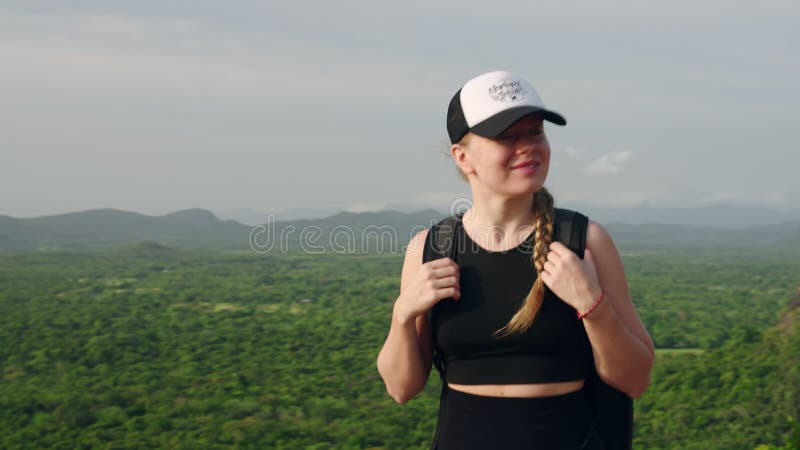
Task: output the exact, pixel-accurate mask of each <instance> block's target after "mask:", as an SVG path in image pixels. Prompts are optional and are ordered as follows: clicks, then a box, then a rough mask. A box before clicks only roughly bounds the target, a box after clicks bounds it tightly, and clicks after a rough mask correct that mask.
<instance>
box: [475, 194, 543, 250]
mask: <svg viewBox="0 0 800 450" xmlns="http://www.w3.org/2000/svg"><path fill="white" fill-rule="evenodd" d="M476 194H477V193H476V192H475V191H473V206H472V208H470V209H468V210H467V211H466V212H465V213H464V219H463V223H464V226H465V227H466V228H467V229H469V230H492V231H491V232H488V233H486V232H480V233H474V234H471V236H475V235H478V234H480V235H483V236H485V238H486V240H487V241H486V243H488V244H501V243H503V242H505V241H506V240H507V239H511V238H513V237H514V236H517V235H519V236H522V237H523V238H524V236H527V234H528V233H530V231H531V227H532V226H533V225H534V224H535V222H534V221H535V217H534V215H533V211H532V209H533V208H532V207H533V194H530V195H526V196H522V197H498V196H497V195H492V196H486V195H476ZM519 236H517V238H519ZM507 237H508V238H507ZM481 240H483V239H481ZM515 241H516V239H512V242H515Z"/></svg>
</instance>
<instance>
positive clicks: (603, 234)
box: [586, 219, 617, 253]
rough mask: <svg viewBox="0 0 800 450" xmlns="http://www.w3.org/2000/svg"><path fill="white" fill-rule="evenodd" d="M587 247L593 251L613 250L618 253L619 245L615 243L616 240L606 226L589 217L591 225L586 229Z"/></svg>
mask: <svg viewBox="0 0 800 450" xmlns="http://www.w3.org/2000/svg"><path fill="white" fill-rule="evenodd" d="M586 247H588V248H589V250H591V251H592V252H593V253H596V252H598V251H601V252H603V251H609V250H611V251H613V252H614V253H617V247H616V245H614V240H613V239H612V238H611V234H610V233H609V232H608V230H606V228H605V227H604V226H603V225H601V224H600V223H598V222H595V221H594V220H591V219H589V225H588V227H587V229H586Z"/></svg>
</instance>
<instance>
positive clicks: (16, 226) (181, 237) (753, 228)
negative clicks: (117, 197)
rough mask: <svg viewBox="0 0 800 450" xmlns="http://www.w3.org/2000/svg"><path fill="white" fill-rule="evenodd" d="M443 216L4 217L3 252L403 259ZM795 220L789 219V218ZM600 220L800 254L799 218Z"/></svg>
mask: <svg viewBox="0 0 800 450" xmlns="http://www.w3.org/2000/svg"><path fill="white" fill-rule="evenodd" d="M582 211H583V212H585V213H587V215H589V216H590V217H592V218H595V219H596V218H597V217H602V214H597V215H595V214H593V213H592V212H590V211H586V210H582ZM718 213H719V214H723V213H725V211H719V210H715V209H707V210H704V211H696V216H697V217H698V218H700V217H703V216H706V217H708V216H713V215H714V214H718ZM727 214H728V217H733V216H734V215H735V212H734V211H728V212H727ZM736 214H738V213H736ZM445 215H446V214H445V213H443V212H440V211H437V210H434V209H426V210H422V211H417V212H410V213H409V212H400V211H380V212H362V213H354V212H338V213H335V214H333V215H329V216H327V217H324V218H317V219H296V220H277V221H271V220H267V217H265V218H264V220H262V222H261V223H260V224H259V225H254V226H251V225H244V224H242V223H239V222H237V221H234V220H220V219H219V218H217V216H215V215H214V214H213V213H212V212H211V211H208V210H205V209H187V210H183V211H177V212H174V213H171V214H166V215H163V216H147V215H143V214H139V213H135V212H127V211H120V210H115V209H95V210H88V211H83V212H74V213H67V214H59V215H53V216H43V217H35V218H14V217H10V216H0V252H6V253H8V252H26V251H48V250H64V249H97V248H108V247H117V246H120V245H129V244H131V243H136V242H148V243H152V244H154V245H158V246H166V247H175V248H187V249H190V248H198V249H200V248H203V249H230V250H247V249H251V250H253V251H257V252H261V253H270V252H272V253H274V252H279V251H297V250H302V251H306V252H309V253H314V252H323V251H333V252H340V253H366V252H374V251H380V252H402V246H404V245H405V244H407V243H408V241H409V239H410V237H411V236H413V235H414V234H415V233H416V232H418V231H420V230H422V229H423V228H426V227H428V226H430V225H431V224H433V223H435V221H437V220H439V219H441V218H443V217H445ZM687 217H688V216H687ZM792 217H793V216H791V215H790V216H785V218H787V219H791V218H792ZM596 220H599V221H600V222H601V223H604V224H605V225H606V227H607V228H608V230H609V231H610V233H611V234H612V235H613V236H614V239H615V241H616V242H617V244H618V245H619V246H620V248H623V249H624V248H664V247H674V246H683V247H697V248H747V247H753V246H768V247H775V248H776V249H777V248H795V249H800V218H798V219H796V220H787V221H785V222H784V223H773V224H769V225H750V226H744V227H740V228H730V227H728V228H722V227H713V226H700V225H676V224H670V223H646V224H631V223H628V224H625V223H614V222H613V221H603V220H601V219H596ZM698 220H699V219H698ZM715 220H717V219H715ZM728 224H730V222H729V223H728Z"/></svg>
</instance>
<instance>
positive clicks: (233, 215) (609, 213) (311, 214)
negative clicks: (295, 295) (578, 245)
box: [217, 203, 800, 228]
mask: <svg viewBox="0 0 800 450" xmlns="http://www.w3.org/2000/svg"><path fill="white" fill-rule="evenodd" d="M556 206H560V207H564V208H569V209H574V210H577V211H581V212H582V213H584V214H586V215H587V216H589V217H590V218H592V219H593V220H596V221H598V222H600V223H603V224H608V223H627V224H645V223H658V224H665V225H694V226H705V227H720V228H744V227H748V226H754V225H775V224H781V223H785V222H800V210H797V209H795V210H779V209H775V208H768V207H755V206H738V205H712V206H706V207H702V208H656V207H652V206H646V205H645V206H639V207H636V208H605V207H599V206H595V205H582V204H561V203H557V204H556ZM382 209H383V210H384V211H398V212H404V213H409V214H411V213H415V212H417V211H423V210H427V209H432V210H435V211H441V212H442V214H445V213H446V212H447V211H448V210H449V205H446V204H441V205H420V204H405V203H389V204H387V205H386V206H385V207H384V208H382ZM341 210H343V208H336V207H330V208H292V209H284V210H280V211H257V210H254V209H247V208H242V209H238V210H235V211H226V212H219V213H217V216H218V217H221V218H225V219H231V220H235V221H237V222H240V223H243V224H246V225H258V224H262V223H264V221H265V220H266V218H267V217H268V216H270V215H272V216H273V217H274V218H275V220H277V221H292V220H300V219H324V218H327V217H330V216H332V215H334V214H336V213H337V212H339V211H341ZM356 212H357V211H356Z"/></svg>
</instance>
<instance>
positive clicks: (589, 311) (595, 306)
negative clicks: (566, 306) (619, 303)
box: [575, 291, 606, 320]
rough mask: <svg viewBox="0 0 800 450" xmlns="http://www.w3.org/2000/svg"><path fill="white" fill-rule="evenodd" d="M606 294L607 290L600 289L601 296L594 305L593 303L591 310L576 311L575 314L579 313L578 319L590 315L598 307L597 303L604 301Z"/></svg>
mask: <svg viewBox="0 0 800 450" xmlns="http://www.w3.org/2000/svg"><path fill="white" fill-rule="evenodd" d="M605 296H606V293H605V291H600V297H597V301H595V302H594V305H592V307H591V308H589V310H588V311H586V312H585V313H581V312H579V311H575V314H577V315H578V320H581V319H583V318H584V317H586V316H588V315H589V313H591V312H592V311H594V309H595V308H597V305H599V304H600V302H602V301H603V297H605Z"/></svg>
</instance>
